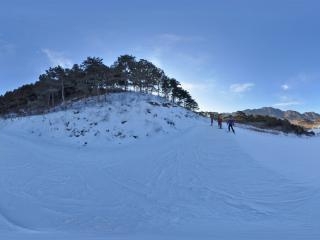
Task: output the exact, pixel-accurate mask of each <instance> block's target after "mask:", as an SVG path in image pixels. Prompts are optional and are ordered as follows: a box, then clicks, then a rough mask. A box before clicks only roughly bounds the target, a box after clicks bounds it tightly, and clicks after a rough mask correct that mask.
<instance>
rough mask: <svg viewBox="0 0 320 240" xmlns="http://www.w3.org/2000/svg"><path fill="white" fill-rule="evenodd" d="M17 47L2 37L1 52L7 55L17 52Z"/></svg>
mask: <svg viewBox="0 0 320 240" xmlns="http://www.w3.org/2000/svg"><path fill="white" fill-rule="evenodd" d="M15 50H16V47H15V45H13V44H12V43H9V42H7V41H5V40H3V39H0V54H1V55H7V54H13V53H15Z"/></svg>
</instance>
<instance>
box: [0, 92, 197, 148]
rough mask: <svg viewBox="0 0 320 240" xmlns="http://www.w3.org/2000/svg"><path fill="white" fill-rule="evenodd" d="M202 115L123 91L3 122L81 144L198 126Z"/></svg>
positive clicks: (129, 139) (131, 139)
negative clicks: (62, 108) (47, 112)
mask: <svg viewBox="0 0 320 240" xmlns="http://www.w3.org/2000/svg"><path fill="white" fill-rule="evenodd" d="M194 119H199V116H198V115H196V114H194V113H192V112H190V111H187V110H186V109H184V108H181V107H177V106H175V105H173V104H171V103H170V102H168V101H166V100H165V99H163V98H160V97H157V96H153V95H145V94H138V93H119V94H111V95H106V96H101V97H100V101H98V98H95V97H94V98H90V99H87V100H85V101H84V100H80V101H77V102H73V103H71V104H68V106H67V107H66V110H64V111H61V109H60V110H59V108H57V109H56V110H54V109H53V110H51V113H49V114H45V115H37V116H29V117H24V118H13V119H11V121H2V122H1V121H0V127H1V126H2V127H3V128H4V127H5V129H6V130H7V131H10V130H13V129H19V130H20V131H19V134H21V133H23V134H27V135H29V134H30V135H34V136H39V137H40V139H44V140H47V139H48V138H51V139H56V141H57V142H64V143H70V144H78V145H87V144H95V145H97V144H98V145H106V144H113V143H127V142H134V141H136V140H137V139H143V138H146V137H153V136H158V135H163V134H168V133H171V132H176V131H178V130H182V129H187V128H189V127H191V126H193V125H194V121H193V120H194Z"/></svg>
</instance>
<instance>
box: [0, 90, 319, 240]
mask: <svg viewBox="0 0 320 240" xmlns="http://www.w3.org/2000/svg"><path fill="white" fill-rule="evenodd" d="M150 98H151V99H150ZM151 100H152V102H157V103H158V105H153V104H149V102H150V101H151ZM162 103H163V100H161V99H160V98H156V97H151V96H140V95H134V94H133V95H126V96H125V97H124V96H121V95H113V96H112V97H111V98H110V99H109V100H108V101H106V102H105V103H99V104H98V105H97V104H95V103H94V102H93V101H92V103H91V104H90V103H88V104H86V106H84V105H83V103H80V102H79V103H76V104H75V106H73V107H71V108H69V109H67V110H65V111H59V112H54V113H50V114H47V115H44V116H33V117H27V118H21V119H14V120H5V121H1V122H0V196H1V197H0V239H19V240H20V239H80V240H81V239H319V238H320V230H319V229H320V221H319V220H320V208H319V201H320V193H319V187H320V174H319V173H318V172H317V169H319V166H320V164H319V155H318V154H317V152H316V151H317V147H318V146H319V143H320V138H318V137H314V138H299V137H295V136H283V135H272V134H265V133H257V132H252V131H249V130H246V129H240V128H237V127H236V135H233V134H232V133H228V132H227V131H226V130H225V129H218V128H216V127H215V126H214V127H211V126H209V121H207V119H203V118H200V117H198V116H196V115H194V114H192V113H188V112H187V111H186V110H185V109H181V108H179V107H173V106H171V107H163V106H162V105H161V104H162ZM128 105H129V106H128ZM109 108H111V110H110V109H109ZM124 109H126V111H124ZM75 112H76V114H75ZM107 113H108V117H107V118H105V116H106V114H107ZM155 116H156V117H155ZM87 120H88V121H87ZM124 121H126V122H125V123H124V124H123V123H122V122H124ZM67 122H69V123H68V124H67V125H66V123H67ZM168 122H169V123H168ZM91 123H97V124H91ZM172 123H174V124H172ZM90 124H91V125H90ZM67 128H68V129H69V130H68V129H67ZM74 129H77V130H78V131H79V132H80V133H81V131H82V130H83V129H85V130H86V131H85V134H83V135H81V134H80V136H78V137H76V136H73V135H70V132H73V131H74ZM106 129H109V131H105V130H106ZM159 129H160V130H159ZM97 131H99V132H100V134H95V133H96V132H97ZM118 132H121V135H118V134H117V133H118ZM119 136H122V137H119ZM132 136H138V137H137V138H135V137H132ZM84 143H86V144H84Z"/></svg>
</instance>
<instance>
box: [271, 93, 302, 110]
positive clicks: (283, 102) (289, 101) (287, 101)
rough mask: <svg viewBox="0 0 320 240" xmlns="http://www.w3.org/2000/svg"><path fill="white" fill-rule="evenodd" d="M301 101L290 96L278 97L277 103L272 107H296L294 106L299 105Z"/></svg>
mask: <svg viewBox="0 0 320 240" xmlns="http://www.w3.org/2000/svg"><path fill="white" fill-rule="evenodd" d="M301 104H302V103H301V101H299V100H297V99H295V98H292V97H290V96H286V95H283V96H280V101H279V102H278V103H275V104H273V105H272V106H274V107H289V106H296V105H301Z"/></svg>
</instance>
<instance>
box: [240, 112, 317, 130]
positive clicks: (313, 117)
mask: <svg viewBox="0 0 320 240" xmlns="http://www.w3.org/2000/svg"><path fill="white" fill-rule="evenodd" d="M242 112H244V113H245V114H246V115H262V116H270V117H276V118H280V119H287V120H289V121H290V122H291V123H293V124H296V125H300V126H303V127H305V128H314V127H318V126H319V125H320V114H318V113H315V112H305V113H299V112H297V111H292V110H287V111H282V110H280V109H277V108H273V107H263V108H259V109H246V110H243V111H242Z"/></svg>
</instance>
